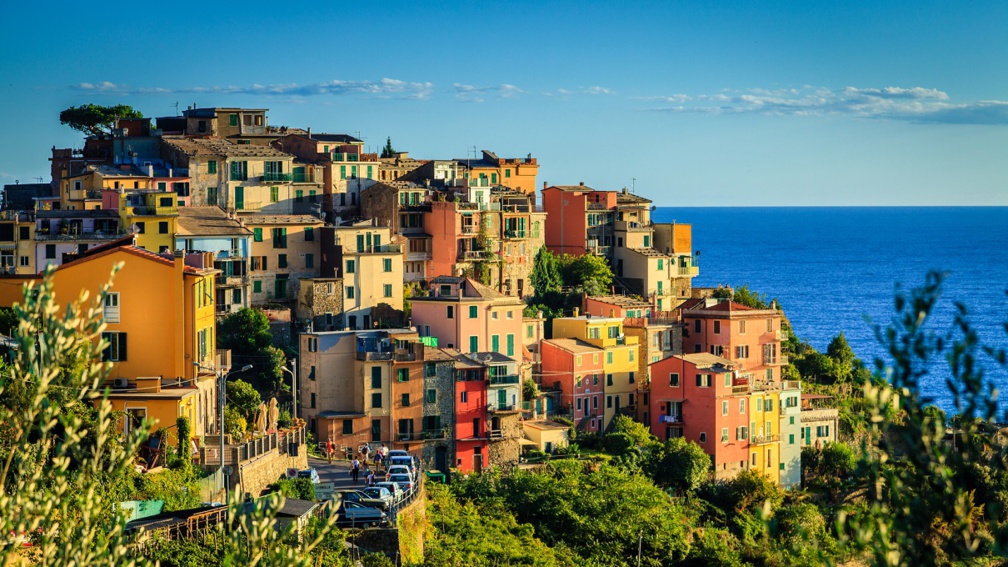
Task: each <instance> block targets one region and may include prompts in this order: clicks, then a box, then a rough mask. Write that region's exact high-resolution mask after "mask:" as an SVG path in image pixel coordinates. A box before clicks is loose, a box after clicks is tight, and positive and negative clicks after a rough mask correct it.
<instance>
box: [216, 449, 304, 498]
mask: <svg viewBox="0 0 1008 567" xmlns="http://www.w3.org/2000/svg"><path fill="white" fill-rule="evenodd" d="M306 468H308V447H307V446H305V445H300V446H299V447H298V456H296V457H292V456H290V455H288V454H281V453H280V451H279V450H278V449H273V450H271V451H269V452H267V453H264V454H262V455H260V456H258V457H256V458H254V459H252V460H251V461H247V462H244V463H240V464H239V465H238V470H237V472H236V473H235V472H232V474H231V476H230V477H229V478H230V482H229V484H230V488H231V490H234V489H235V488H239V489H240V490H241V492H242V493H243V494H244V493H248V494H252V495H253V496H258V495H259V494H261V493H262V491H263V490H265V489H266V487H267V486H269V485H270V484H273V483H274V482H276V481H277V479H279V478H280V477H281V476H282V475H284V474H286V473H287V469H299V470H300V469H306Z"/></svg>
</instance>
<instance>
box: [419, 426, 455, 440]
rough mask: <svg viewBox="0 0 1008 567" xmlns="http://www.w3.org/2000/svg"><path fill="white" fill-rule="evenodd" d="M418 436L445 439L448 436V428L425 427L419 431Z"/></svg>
mask: <svg viewBox="0 0 1008 567" xmlns="http://www.w3.org/2000/svg"><path fill="white" fill-rule="evenodd" d="M420 437H421V438H423V439H446V438H447V437H448V428H447V427H442V428H441V429H425V430H423V431H422V432H421V433H420Z"/></svg>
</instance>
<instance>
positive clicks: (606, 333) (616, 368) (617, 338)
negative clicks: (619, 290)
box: [553, 315, 639, 429]
mask: <svg viewBox="0 0 1008 567" xmlns="http://www.w3.org/2000/svg"><path fill="white" fill-rule="evenodd" d="M553 337H554V338H567V339H580V340H582V341H584V342H586V343H589V344H591V345H593V346H595V347H597V348H600V349H602V350H603V351H604V355H605V356H604V357H603V362H602V369H603V372H604V378H605V383H604V384H603V388H604V391H605V407H604V408H603V413H602V415H603V421H602V429H605V428H606V427H608V426H609V423H610V422H611V421H612V419H613V418H614V417H615V416H616V415H618V414H625V415H630V416H632V417H635V416H636V414H637V402H638V400H637V393H638V392H637V389H638V387H639V384H638V380H637V378H638V374H637V373H638V372H639V366H638V361H637V359H638V357H639V344H638V341H637V337H628V336H626V335H625V334H624V332H623V319H621V318H618V317H592V316H591V315H582V316H575V317H558V318H556V319H553Z"/></svg>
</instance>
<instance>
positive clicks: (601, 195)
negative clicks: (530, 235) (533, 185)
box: [542, 183, 616, 257]
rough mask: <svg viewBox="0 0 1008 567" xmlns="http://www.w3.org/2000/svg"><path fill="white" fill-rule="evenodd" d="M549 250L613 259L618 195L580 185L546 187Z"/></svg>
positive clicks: (544, 188) (544, 201)
mask: <svg viewBox="0 0 1008 567" xmlns="http://www.w3.org/2000/svg"><path fill="white" fill-rule="evenodd" d="M542 194H543V210H544V211H546V214H547V217H548V218H549V221H550V222H548V223H546V247H547V248H548V249H549V251H550V252H553V253H554V254H570V255H572V256H581V255H584V254H596V255H598V256H605V257H609V256H610V254H609V247H611V246H613V244H614V242H615V241H614V240H613V221H614V219H615V215H616V213H615V208H616V192H615V191H596V190H595V189H592V188H591V187H586V186H585V184H584V183H581V184H580V185H554V186H552V187H546V186H545V183H544V184H543V190H542Z"/></svg>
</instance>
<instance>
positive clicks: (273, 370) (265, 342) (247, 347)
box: [217, 307, 287, 398]
mask: <svg viewBox="0 0 1008 567" xmlns="http://www.w3.org/2000/svg"><path fill="white" fill-rule="evenodd" d="M217 348H222V349H230V350H231V365H232V368H242V367H243V366H245V365H246V364H251V365H252V370H251V371H249V372H246V373H244V374H242V377H243V378H245V379H246V380H247V381H248V382H249V383H250V384H252V386H253V387H254V388H255V389H256V390H258V391H259V393H260V394H262V397H264V398H268V397H273V396H274V395H276V393H277V392H279V391H281V390H284V391H285V390H286V384H285V381H284V380H283V370H281V368H282V367H283V366H284V365H285V364H286V363H287V357H286V356H285V355H284V353H283V351H282V350H280V349H279V348H277V347H275V346H273V334H272V333H270V323H269V318H268V317H267V316H266V313H264V312H263V311H261V310H259V309H250V308H248V307H243V308H241V309H239V310H238V311H236V312H234V313H231V314H229V315H227V316H225V317H224V318H222V319H221V320H220V321H218V322H217Z"/></svg>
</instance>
